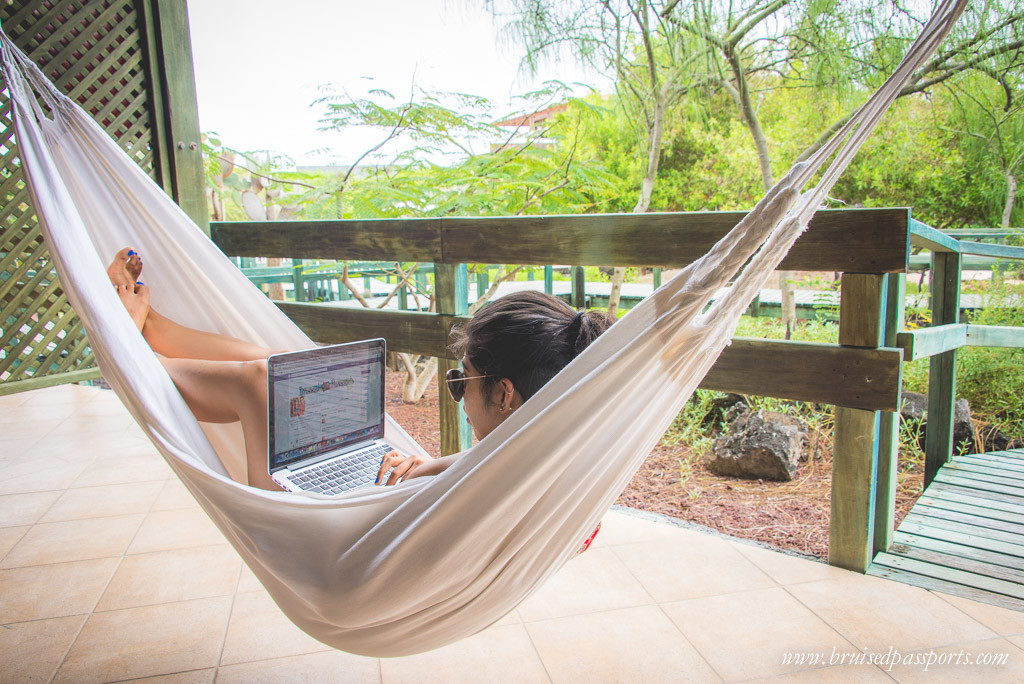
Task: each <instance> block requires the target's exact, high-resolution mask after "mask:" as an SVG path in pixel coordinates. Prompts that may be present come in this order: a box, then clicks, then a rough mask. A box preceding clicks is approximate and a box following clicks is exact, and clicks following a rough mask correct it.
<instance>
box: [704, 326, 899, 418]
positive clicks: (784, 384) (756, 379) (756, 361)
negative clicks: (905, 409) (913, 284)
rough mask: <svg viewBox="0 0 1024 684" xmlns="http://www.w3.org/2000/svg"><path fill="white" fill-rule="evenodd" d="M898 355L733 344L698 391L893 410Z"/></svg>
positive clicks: (806, 344) (848, 349) (742, 342)
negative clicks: (756, 395) (715, 391)
mask: <svg viewBox="0 0 1024 684" xmlns="http://www.w3.org/2000/svg"><path fill="white" fill-rule="evenodd" d="M902 366H903V364H902V352H901V351H900V350H898V349H888V348H883V349H856V348H853V347H842V346H839V345H831V344H816V343H810V342H787V341H781V340H775V341H771V342H770V343H769V342H768V341H766V340H754V339H747V338H739V337H737V338H734V339H733V341H732V344H731V345H730V346H728V347H726V348H725V351H723V352H722V355H721V356H720V357H719V358H718V362H717V363H716V364H715V365H714V367H712V369H711V371H710V372H709V373H708V374H707V376H706V377H705V378H704V380H703V381H702V382H701V384H700V387H701V388H702V389H714V390H719V391H723V392H738V393H741V394H758V395H764V396H772V397H780V398H787V399H797V400H800V401H815V402H819V403H824V404H833V405H836V406H846V407H849V408H860V409H865V410H884V411H896V410H899V402H900V394H899V392H900V382H901V372H902Z"/></svg>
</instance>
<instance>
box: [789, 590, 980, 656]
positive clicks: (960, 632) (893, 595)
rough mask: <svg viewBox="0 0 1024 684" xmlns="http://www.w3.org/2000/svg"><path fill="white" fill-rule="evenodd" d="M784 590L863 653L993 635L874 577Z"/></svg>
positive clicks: (928, 597)
mask: <svg viewBox="0 0 1024 684" xmlns="http://www.w3.org/2000/svg"><path fill="white" fill-rule="evenodd" d="M786 590H787V591H789V592H790V593H791V594H793V596H795V597H796V598H797V599H798V600H799V601H800V602H801V603H803V604H804V605H805V606H807V607H808V608H810V609H811V610H812V611H813V612H814V613H816V614H817V615H818V616H819V617H821V618H822V619H824V620H825V622H827V623H829V624H830V625H831V626H832V627H833V628H834V629H835V630H836V631H838V632H839V633H840V634H842V635H843V636H844V637H846V638H847V640H849V641H850V642H852V643H853V644H854V645H855V646H856V647H858V648H860V649H862V650H866V651H874V652H885V651H887V650H888V649H889V647H893V648H895V649H897V650H899V651H904V652H905V651H917V650H920V649H923V648H932V647H940V646H946V645H948V644H956V643H963V642H968V641H981V640H983V639H989V638H992V637H993V636H995V633H994V632H992V631H991V630H990V629H988V628H987V627H985V626H983V625H982V624H981V623H979V622H977V621H976V620H974V619H973V618H971V617H968V616H967V615H965V614H964V613H962V612H961V611H959V610H957V609H956V608H954V607H953V606H951V605H950V604H949V603H946V602H945V601H943V600H942V599H941V598H939V597H938V596H935V595H933V594H932V593H931V592H929V591H926V590H924V589H921V588H918V587H911V586H908V585H906V584H900V583H898V582H892V581H889V580H885V579H881V578H878V577H868V576H863V575H851V576H850V577H848V578H844V579H838V580H824V581H821V582H805V583H802V584H793V585H790V586H788V587H786ZM911 626H912V627H911Z"/></svg>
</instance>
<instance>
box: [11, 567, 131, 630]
mask: <svg viewBox="0 0 1024 684" xmlns="http://www.w3.org/2000/svg"><path fill="white" fill-rule="evenodd" d="M118 560H119V559H117V558H101V559H98V560H87V561H76V562H74V563H56V564H53V565H35V566H32V567H27V568H10V569H7V570H0V597H3V609H2V612H0V619H2V620H3V621H4V622H23V621H25V620H39V619H43V618H53V617H65V616H67V615H82V614H85V613H89V612H91V611H92V609H93V607H94V606H95V605H96V601H98V600H99V598H100V595H101V594H103V590H104V589H105V588H106V586H107V583H108V582H109V581H110V578H111V576H112V575H113V574H114V571H115V570H116V569H117V563H118Z"/></svg>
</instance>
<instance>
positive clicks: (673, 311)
mask: <svg viewBox="0 0 1024 684" xmlns="http://www.w3.org/2000/svg"><path fill="white" fill-rule="evenodd" d="M962 5H963V1H962V0H961V1H960V2H957V3H954V2H952V1H949V0H947V1H944V2H943V3H941V5H940V6H939V8H938V9H937V10H936V14H935V17H933V19H932V20H931V21H930V22H929V24H928V25H927V27H926V28H925V30H924V33H923V35H922V36H921V38H919V39H918V41H917V42H916V43H915V44H914V46H913V47H912V48H911V50H910V52H909V53H908V55H907V57H906V58H904V61H903V63H902V64H901V65H900V67H899V68H898V70H897V71H896V73H895V74H894V75H893V76H892V77H891V78H890V80H889V81H888V82H887V83H886V84H885V85H884V86H883V87H882V88H881V89H880V90H879V91H878V92H877V93H876V94H875V95H874V96H873V97H872V98H871V99H870V100H869V101H868V102H867V103H866V104H865V105H864V107H863V108H862V109H861V110H860V111H859V112H858V113H857V114H856V116H855V117H854V118H853V119H852V120H851V121H850V122H849V123H848V124H847V126H846V127H845V128H844V129H843V130H842V131H840V133H839V134H837V136H836V137H835V138H834V139H833V140H832V141H831V142H830V143H828V144H827V145H825V146H824V147H823V148H822V149H821V150H820V151H819V152H818V153H817V154H816V155H815V156H814V157H813V158H812V159H811V160H809V161H807V162H804V163H800V164H797V165H796V166H795V167H794V168H793V169H791V170H790V171H789V172H788V173H787V174H786V176H785V177H784V178H783V179H782V180H781V181H780V182H779V183H778V184H777V185H776V186H775V187H774V188H773V189H772V190H771V191H769V192H768V194H767V196H766V197H765V198H764V199H763V200H761V202H759V203H758V205H757V207H756V208H755V209H754V210H753V211H752V212H751V213H750V214H748V215H747V216H746V217H745V218H744V219H743V220H742V221H741V222H740V223H739V224H738V225H737V226H736V227H735V228H734V229H733V230H732V231H731V232H730V233H729V234H728V235H727V236H725V237H724V238H723V239H722V240H721V241H720V242H719V243H718V244H717V245H715V246H714V248H713V249H712V250H711V251H710V252H709V253H708V254H706V255H705V256H704V257H702V258H701V259H699V260H698V261H696V262H694V263H693V264H691V265H690V266H689V267H687V268H686V269H685V270H684V271H683V272H682V273H681V274H680V275H679V276H678V277H676V278H674V279H673V280H672V281H671V282H669V283H667V284H666V285H665V286H664V287H662V288H661V289H659V290H658V291H657V292H655V293H654V294H653V295H652V296H651V297H649V298H647V299H646V300H645V301H644V302H642V303H641V304H640V305H639V306H637V307H636V308H634V309H633V310H632V311H630V312H629V314H628V315H627V316H626V317H625V318H623V319H622V320H621V321H619V322H618V323H617V324H616V325H615V326H613V327H612V328H611V329H610V330H609V331H608V332H606V333H605V334H604V335H603V336H602V337H601V338H599V339H598V340H597V341H596V342H595V343H594V344H593V345H592V346H591V347H590V348H588V349H587V350H586V351H585V352H584V353H583V354H581V355H580V356H579V357H578V358H576V359H575V360H574V361H573V362H572V363H571V364H570V365H569V366H568V367H567V368H565V370H563V371H562V372H561V373H560V374H559V375H558V376H557V377H555V378H554V379H553V380H552V381H551V382H549V383H548V384H547V385H546V386H545V387H543V388H542V389H541V390H540V392H538V393H537V394H536V395H535V396H534V397H533V398H531V399H530V400H529V401H527V402H526V404H525V405H523V406H522V407H521V408H520V409H519V410H517V411H516V412H515V413H514V414H512V415H511V417H509V418H508V419H507V420H506V421H505V422H504V423H502V424H501V425H500V426H499V427H498V428H497V429H496V430H494V432H492V433H491V434H490V435H488V436H487V437H486V438H485V439H484V440H482V441H481V442H480V443H479V444H477V445H476V446H475V447H474V448H472V449H470V450H468V451H467V452H466V453H465V455H464V456H463V457H462V458H461V459H459V460H458V461H457V462H456V463H455V464H454V465H452V466H451V467H450V468H449V469H448V470H446V471H445V472H444V473H442V474H440V475H438V476H436V477H428V478H419V479H415V480H411V481H409V482H406V483H402V484H399V485H397V486H394V487H387V488H367V489H364V490H355V491H352V492H349V493H348V494H346V495H343V496H339V497H336V498H324V497H320V496H319V495H301V494H290V493H277V492H268V491H262V490H257V489H253V488H250V487H248V486H245V485H242V484H239V483H237V482H235V481H234V480H232V479H231V478H230V477H228V475H227V473H228V472H229V471H231V472H244V465H243V464H244V449H243V445H242V442H241V431H240V429H238V426H237V425H235V426H226V427H225V426H212V425H200V424H199V423H198V422H197V421H196V419H195V418H194V416H193V415H192V412H191V411H190V410H189V408H188V407H187V406H186V404H185V402H184V401H183V400H182V398H181V397H180V395H179V394H178V392H177V390H176V389H175V387H174V384H173V383H172V382H171V380H170V378H169V377H168V376H167V374H166V373H165V372H164V370H163V367H162V366H161V365H160V363H159V362H158V360H157V358H156V356H155V355H154V354H153V352H152V351H151V350H150V348H149V347H148V345H147V344H146V342H145V341H144V339H143V338H142V336H141V335H139V333H138V331H137V330H136V329H135V327H134V325H133V323H132V322H131V319H130V318H129V316H128V315H127V314H126V312H125V309H124V307H123V306H122V305H121V302H120V300H119V299H118V298H117V296H116V294H115V293H114V290H113V288H111V287H110V284H109V281H108V280H107V276H106V271H105V260H106V259H109V258H110V256H111V255H113V254H114V253H115V252H116V251H117V250H118V249H120V248H121V247H123V246H125V245H131V246H132V247H134V248H135V249H137V250H139V251H140V252H141V253H142V254H143V255H145V258H146V273H145V280H146V283H147V284H148V285H149V286H150V288H151V290H152V304H153V307H154V308H155V309H157V310H158V311H160V312H161V313H163V314H164V315H167V316H169V317H171V318H173V319H175V320H177V321H179V322H181V323H183V324H185V325H188V326H191V327H194V328H199V329H202V330H209V331H213V332H218V333H223V334H227V335H231V336H234V337H238V338H241V339H245V340H250V341H252V342H254V343H257V344H261V345H264V346H266V347H269V348H273V349H300V348H308V347H311V346H313V343H312V341H311V340H310V339H309V338H308V337H306V336H305V335H304V334H303V333H302V332H301V331H300V330H299V329H298V328H297V327H296V326H295V325H294V324H293V323H292V322H291V321H290V320H289V319H288V318H287V317H286V316H285V315H284V314H282V313H281V312H280V311H279V310H278V309H277V307H276V306H275V305H274V304H273V303H271V302H270V301H269V300H268V299H267V298H266V297H265V296H264V295H263V294H262V293H261V292H260V291H259V289H257V288H256V287H254V286H253V285H252V284H251V283H249V282H248V281H247V280H246V278H245V277H244V276H243V275H242V274H241V272H240V271H239V270H238V269H237V268H236V267H235V266H234V265H233V264H232V263H231V262H230V261H229V260H228V259H227V258H225V257H224V256H223V255H222V254H221V253H220V251H219V250H218V249H217V248H216V246H215V245H213V243H211V242H210V241H209V239H208V238H207V237H206V236H205V235H204V234H203V233H202V231H200V230H199V229H198V228H197V227H196V226H195V224H193V223H192V222H191V221H190V220H189V218H188V217H187V216H186V215H185V214H184V213H183V212H182V211H181V210H180V209H179V208H178V207H177V205H175V204H174V203H173V202H172V201H171V200H170V199H169V198H168V197H167V195H165V194H164V192H163V190H161V189H160V188H159V187H158V186H157V185H156V184H155V183H153V182H152V181H151V180H150V178H149V177H148V176H146V174H145V173H143V172H142V171H141V170H140V168H139V167H138V166H137V165H136V164H135V162H134V161H133V160H132V159H130V158H129V157H128V156H127V155H126V154H125V153H123V152H122V151H121V150H120V149H119V148H118V147H117V145H116V144H115V143H114V142H113V141H112V140H111V139H110V138H109V137H108V136H107V134H106V133H105V132H104V131H103V130H102V129H101V128H100V127H99V126H98V125H97V124H96V123H95V122H93V120H92V119H91V118H90V117H89V116H88V115H87V114H86V113H85V112H84V111H82V110H81V109H80V108H79V107H78V106H77V105H76V104H75V103H73V102H72V101H71V100H69V99H68V98H67V97H65V96H64V95H63V94H61V93H60V92H59V91H57V89H56V88H55V87H54V86H53V85H52V84H51V83H50V82H49V81H48V80H47V79H46V78H45V76H44V75H43V74H42V73H41V72H40V71H39V69H38V68H36V66H35V65H34V64H33V63H32V62H31V61H30V60H29V59H28V58H27V57H26V56H25V55H24V54H23V53H21V52H20V51H19V50H18V49H17V48H16V47H15V46H14V45H13V44H12V43H11V41H10V40H9V39H8V38H7V37H6V36H3V35H2V34H0V40H2V56H3V75H4V78H5V81H6V86H7V88H8V91H9V92H10V94H11V97H12V100H13V101H14V104H15V114H16V133H17V142H18V150H19V152H20V154H21V159H22V169H23V171H24V173H25V175H26V177H27V179H28V180H29V187H30V189H31V194H32V198H33V201H34V202H35V209H36V214H37V216H38V218H39V222H40V225H41V227H42V230H43V233H44V236H45V239H46V242H47V245H48V247H49V250H50V255H51V258H52V261H53V264H54V266H55V267H56V270H57V273H58V275H59V277H60V280H61V283H62V284H63V286H64V289H65V291H66V292H67V294H68V297H69V300H70V301H71V304H72V306H73V307H74V309H75V311H76V312H77V313H78V315H79V316H80V317H81V319H82V321H83V323H84V325H85V328H86V331H87V333H88V336H89V341H90V343H91V344H92V347H93V350H94V351H95V354H96V358H97V360H98V362H99V365H100V368H101V369H102V370H103V374H104V377H105V378H106V380H107V381H108V382H109V383H110V385H111V386H112V387H113V389H114V390H115V391H116V392H117V394H118V395H119V396H120V397H121V399H122V401H123V402H124V404H125V406H127V407H128V410H129V411H130V412H131V413H132V415H133V416H134V417H135V419H136V420H137V421H138V422H139V424H140V425H141V426H142V427H143V429H144V430H145V431H146V433H147V434H148V436H149V437H150V439H151V440H152V441H153V443H154V444H155V445H156V447H157V448H158V449H159V450H160V452H161V453H162V454H163V456H164V457H165V458H166V460H167V462H168V463H169V464H170V466H171V468H173V469H174V471H175V472H176V473H177V474H178V476H179V477H180V478H181V480H182V481H183V482H184V484H185V485H186V486H187V487H188V489H189V490H190V491H191V492H192V494H193V495H194V496H195V497H196V499H197V500H198V501H199V503H200V504H201V505H202V507H203V508H204V509H205V510H206V512H207V513H208V514H209V515H210V517H211V518H212V519H213V521H214V523H215V524H216V525H217V526H218V527H219V528H220V530H221V531H222V532H223V533H224V535H225V537H227V539H228V540H229V541H230V542H231V544H232V545H233V546H234V547H235V548H236V549H237V550H238V552H239V553H240V554H241V556H242V557H243V559H244V560H245V562H246V563H247V564H248V566H249V567H250V568H251V569H252V571H253V572H254V573H255V574H256V576H257V577H258V578H259V580H260V581H261V582H262V583H263V584H264V586H265V587H266V588H267V590H268V591H269V592H270V594H271V596H272V597H273V598H274V600H275V601H276V602H277V604H278V605H279V606H280V607H281V609H282V610H283V611H284V612H285V613H286V614H287V615H288V617H289V618H290V619H291V620H292V621H294V622H295V624H296V625H298V626H299V627H300V628H301V629H303V630H304V631H306V632H308V633H309V634H311V635H312V636H314V637H315V638H317V639H319V640H321V641H323V642H324V643H326V644H329V645H331V646H333V647H336V648H339V649H343V650H346V651H351V652H353V653H360V654H365V655H374V656H398V655H406V654H411V653H417V652H422V651H426V650H429V649H433V648H437V647H439V646H442V645H445V644H448V643H450V642H453V641H455V640H457V639H460V638H463V637H466V636H469V635H471V634H474V633H476V632H478V631H480V630H482V629H484V628H485V627H487V626H488V625H490V624H492V623H494V622H495V621H497V620H498V619H500V618H501V617H502V616H504V615H505V614H506V613H508V612H509V611H511V610H512V609H513V608H515V606H516V605H518V604H519V603H520V602H521V601H522V600H523V599H525V598H526V597H527V596H528V595H529V594H530V593H531V592H532V591H533V590H534V589H536V588H537V587H538V586H539V585H540V584H541V583H543V582H544V581H545V580H546V579H547V578H548V577H550V576H551V575H552V574H554V573H555V572H556V571H557V570H558V569H559V568H561V567H562V565H563V564H565V563H566V561H568V560H569V559H570V558H571V557H572V556H573V554H574V553H575V552H576V551H577V549H579V547H580V544H581V542H582V541H583V540H584V539H586V538H587V536H588V535H589V534H590V533H591V532H592V531H593V530H594V528H595V527H596V526H597V524H598V523H599V522H600V520H601V518H602V516H603V515H604V514H605V512H606V511H607V510H608V509H609V508H610V507H611V505H612V503H613V502H614V501H615V499H616V497H617V496H618V494H619V492H620V491H622V489H623V488H624V487H625V486H626V484H627V483H628V482H629V480H630V479H631V477H632V476H633V475H634V473H635V472H636V471H637V469H638V468H639V467H640V465H641V464H642V462H643V460H644V458H645V456H646V455H647V454H648V453H650V451H651V449H652V448H653V447H654V446H655V444H656V443H657V441H658V439H659V437H660V435H661V434H662V433H663V432H664V431H665V429H667V428H668V426H669V425H670V424H671V422H672V420H673V418H674V417H675V416H676V415H677V414H678V412H679V411H680V409H681V408H682V405H683V403H684V402H685V401H686V400H687V399H688V398H689V396H690V395H691V394H692V392H693V390H694V389H695V388H696V386H697V384H698V383H699V382H700V380H701V378H703V376H704V374H705V373H706V372H707V371H708V369H709V368H710V367H711V366H712V365H713V364H714V362H715V360H716V359H717V357H718V355H719V353H720V352H721V350H722V349H723V348H724V347H725V346H726V345H727V344H728V343H729V340H730V338H731V336H732V333H733V331H734V329H735V325H736V322H737V320H738V319H739V316H740V314H741V313H742V311H743V310H744V308H745V307H746V305H747V303H748V302H749V301H750V300H751V299H752V298H753V296H754V295H755V294H756V293H757V292H758V290H759V288H760V287H761V286H762V284H763V283H764V281H765V280H766V278H767V277H768V276H769V274H770V273H771V271H772V270H773V269H774V268H775V267H776V266H777V265H778V263H779V262H780V261H781V259H782V258H783V256H785V254H786V252H787V250H788V249H789V247H790V245H791V244H792V243H793V241H794V240H796V238H797V236H798V235H799V234H800V233H801V231H802V230H803V229H804V228H805V227H806V225H807V223H808V221H809V220H810V218H811V216H812V215H813V214H814V211H815V209H816V208H817V207H818V205H819V204H820V203H821V201H822V200H823V199H824V198H825V196H826V194H827V192H828V190H829V189H830V188H831V187H832V185H833V184H834V183H835V181H836V179H837V178H838V176H839V174H840V173H841V172H842V171H843V169H844V168H845V167H846V165H847V164H848V163H849V162H850V160H851V158H852V156H853V154H854V153H855V151H856V149H857V148H858V147H859V145H860V144H861V143H862V141H863V140H864V139H865V138H866V136H867V135H868V134H869V132H870V130H871V128H872V127H873V126H874V125H875V123H876V122H877V121H878V119H879V118H880V117H881V116H882V114H883V113H884V112H885V110H886V109H887V108H888V106H889V104H890V103H891V102H892V101H893V100H894V99H895V97H896V95H897V93H898V91H899V88H900V86H901V85H902V83H903V82H904V81H905V80H906V79H907V78H908V77H909V76H910V74H911V73H912V72H913V71H914V70H915V69H916V68H918V67H919V66H920V65H921V64H922V63H923V61H924V60H925V59H926V58H927V57H928V56H929V55H930V54H931V52H932V51H933V50H934V49H935V47H936V46H937V45H938V43H939V41H940V40H941V39H942V38H943V36H944V35H945V34H946V32H947V31H948V30H949V28H950V27H951V26H952V24H953V23H954V22H955V21H956V19H957V17H958V16H959V14H960V12H961V10H962ZM833 156H834V157H835V158H834V159H833V161H832V164H831V166H830V167H829V168H828V169H827V170H826V171H825V172H824V174H823V176H822V178H821V180H820V181H819V183H818V184H817V186H816V187H814V188H813V189H811V190H809V191H807V192H806V193H804V194H802V195H801V194H800V189H801V188H803V187H804V186H805V185H806V184H807V183H808V182H809V181H810V180H811V177H812V175H813V174H814V173H815V172H816V171H817V170H818V169H819V168H820V167H821V166H822V165H823V163H824V161H825V160H826V159H829V158H831V157H833ZM748 262H749V263H748ZM744 264H746V266H745V267H744ZM741 270H742V272H741V273H740V275H739V276H738V278H737V279H736V280H735V282H734V284H733V285H732V287H731V288H730V289H729V291H728V292H727V293H726V294H725V295H724V296H720V297H719V298H718V299H716V300H715V301H714V302H713V303H711V304H710V306H709V302H711V297H712V294H713V293H715V292H716V290H718V289H719V288H721V287H723V286H726V285H727V283H728V282H729V280H730V279H732V278H733V277H734V275H735V274H736V273H737V272H739V271H741ZM388 435H389V437H390V438H392V439H393V440H395V441H396V442H397V443H399V444H404V446H405V447H406V448H407V449H408V451H409V452H413V451H419V447H418V446H417V445H416V444H415V443H414V442H413V440H411V439H410V438H409V437H408V435H406V434H405V433H404V432H403V431H402V430H401V428H400V427H399V426H398V425H396V424H395V423H394V422H393V421H391V422H389V423H388Z"/></svg>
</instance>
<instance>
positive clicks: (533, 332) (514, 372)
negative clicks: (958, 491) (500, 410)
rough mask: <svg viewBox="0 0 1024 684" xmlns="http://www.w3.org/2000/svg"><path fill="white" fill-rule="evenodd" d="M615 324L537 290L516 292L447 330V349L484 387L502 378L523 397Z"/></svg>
mask: <svg viewBox="0 0 1024 684" xmlns="http://www.w3.org/2000/svg"><path fill="white" fill-rule="evenodd" d="M614 322H615V319H613V318H612V317H611V316H609V315H608V314H606V313H600V312H597V311H579V312H577V311H576V310H575V309H573V308H572V307H571V306H569V305H568V304H566V303H565V302H563V301H562V300H560V299H558V298H557V297H553V296H552V295H549V294H544V293H542V292H533V291H525V292H516V293H513V294H509V295H506V296H504V297H502V298H500V299H496V300H494V301H493V302H489V303H488V304H486V305H485V306H484V307H483V308H482V309H480V310H479V311H477V312H476V315H474V316H473V318H472V319H471V320H470V321H469V323H466V324H465V325H463V326H462V327H460V328H456V329H454V330H452V344H451V349H452V351H454V352H455V355H456V356H457V357H460V358H462V359H464V360H466V361H469V362H470V363H471V364H472V365H473V368H475V369H476V371H477V372H478V373H480V374H481V375H490V376H493V377H489V378H484V387H485V389H487V390H490V388H491V387H493V386H494V385H495V384H497V383H498V382H499V381H500V380H501V378H508V379H509V380H511V381H512V385H513V386H514V387H515V388H516V389H517V390H519V393H520V394H521V395H522V396H523V400H524V401H525V400H526V399H529V398H530V397H532V396H533V395H534V394H535V393H536V392H537V390H539V389H540V388H541V387H542V386H544V384H545V383H546V382H547V381H548V380H550V379H551V378H553V377H555V375H556V374H557V373H558V372H559V371H560V370H562V369H563V368H565V367H566V366H567V365H568V364H569V362H570V361H572V360H573V359H574V358H576V355H577V354H579V353H580V352H581V351H583V350H584V349H586V348H587V346H588V345H590V343H591V342H593V341H594V340H595V339H597V337H598V335H600V334H601V333H603V332H604V331H605V330H607V329H608V328H609V326H611V324H612V323H614Z"/></svg>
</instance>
